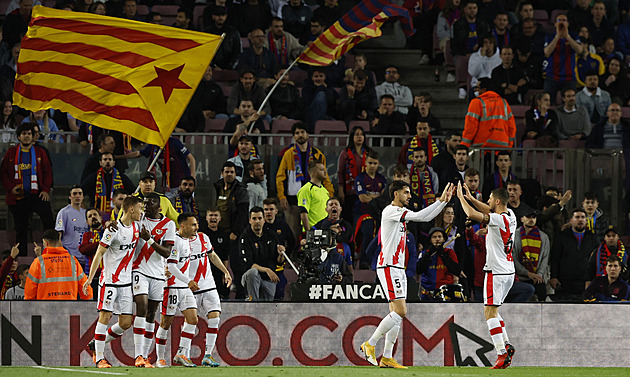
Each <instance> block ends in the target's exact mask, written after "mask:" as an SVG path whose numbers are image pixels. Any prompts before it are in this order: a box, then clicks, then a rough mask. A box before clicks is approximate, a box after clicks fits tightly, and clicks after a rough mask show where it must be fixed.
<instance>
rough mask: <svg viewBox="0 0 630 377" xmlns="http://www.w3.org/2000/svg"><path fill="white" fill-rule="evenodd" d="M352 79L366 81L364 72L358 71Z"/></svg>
mask: <svg viewBox="0 0 630 377" xmlns="http://www.w3.org/2000/svg"><path fill="white" fill-rule="evenodd" d="M354 78H355V79H357V80H367V74H366V73H365V71H364V70H362V69H359V70H357V71H356V72H355V73H354Z"/></svg>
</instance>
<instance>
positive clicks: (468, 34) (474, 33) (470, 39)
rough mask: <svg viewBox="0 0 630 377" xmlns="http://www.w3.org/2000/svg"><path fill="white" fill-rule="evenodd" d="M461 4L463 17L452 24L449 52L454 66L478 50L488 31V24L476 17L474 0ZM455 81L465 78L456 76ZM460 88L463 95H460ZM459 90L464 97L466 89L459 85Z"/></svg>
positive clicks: (476, 9) (467, 0) (463, 61)
mask: <svg viewBox="0 0 630 377" xmlns="http://www.w3.org/2000/svg"><path fill="white" fill-rule="evenodd" d="M462 6H463V9H464V17H461V18H460V19H459V20H457V21H456V22H455V23H454V24H453V37H452V38H451V52H452V53H453V58H454V59H455V66H456V67H457V66H460V65H462V64H465V61H466V60H465V58H466V57H469V56H471V54H473V53H475V52H477V51H478V50H479V47H480V45H481V44H483V41H482V38H483V37H484V36H486V35H487V34H488V33H489V31H490V28H489V26H488V24H486V22H485V21H483V20H481V19H478V18H477V11H478V7H477V2H476V1H475V0H464V1H463V2H462ZM495 49H496V42H495ZM492 51H494V50H492ZM469 67H470V66H469ZM457 81H458V82H460V83H461V82H465V81H466V78H464V77H458V78H457ZM462 89H463V93H464V95H463V96H461V93H462ZM459 92H460V98H466V89H465V88H464V87H460V91H459Z"/></svg>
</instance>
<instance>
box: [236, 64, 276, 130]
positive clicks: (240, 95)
mask: <svg viewBox="0 0 630 377" xmlns="http://www.w3.org/2000/svg"><path fill="white" fill-rule="evenodd" d="M244 98H248V99H249V100H251V101H252V104H253V105H254V109H259V108H260V105H262V102H263V100H264V99H265V91H264V90H263V88H262V87H261V86H260V85H258V83H256V74H255V73H254V71H253V70H252V69H251V68H243V70H241V72H240V77H239V82H238V83H236V85H234V86H233V87H232V90H231V91H230V95H229V96H228V99H227V111H228V114H234V115H241V113H240V110H239V105H240V104H241V100H243V99H244ZM270 111H271V110H270V108H269V102H267V104H265V106H264V107H263V108H262V111H261V112H260V115H261V116H264V115H267V114H269V112H270ZM231 116H233V115H231ZM267 121H269V122H270V121H271V117H269V119H267Z"/></svg>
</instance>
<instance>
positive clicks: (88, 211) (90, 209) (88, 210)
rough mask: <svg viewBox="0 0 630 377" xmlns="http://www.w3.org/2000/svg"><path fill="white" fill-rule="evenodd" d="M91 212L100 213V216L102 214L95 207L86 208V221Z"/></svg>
mask: <svg viewBox="0 0 630 377" xmlns="http://www.w3.org/2000/svg"><path fill="white" fill-rule="evenodd" d="M90 211H96V212H98V214H99V215H100V214H101V212H100V211H99V210H98V209H96V208H94V207H90V208H86V209H85V219H86V220H87V216H88V213H90ZM101 217H102V216H101Z"/></svg>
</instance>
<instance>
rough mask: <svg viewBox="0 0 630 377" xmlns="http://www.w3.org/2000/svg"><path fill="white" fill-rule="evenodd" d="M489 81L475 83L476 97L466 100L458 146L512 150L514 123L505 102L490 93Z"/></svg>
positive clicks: (484, 79) (486, 79)
mask: <svg viewBox="0 0 630 377" xmlns="http://www.w3.org/2000/svg"><path fill="white" fill-rule="evenodd" d="M491 87H492V83H491V81H490V79H488V78H483V79H481V80H479V92H480V93H481V94H480V95H479V97H477V98H475V99H473V100H472V101H470V105H468V113H467V114H466V121H465V123H464V132H463V133H462V144H464V145H465V146H467V147H469V148H470V147H473V148H475V147H476V148H494V149H501V148H512V147H513V146H514V139H515V137H516V122H515V121H514V116H513V115H512V109H511V108H510V105H509V104H508V103H507V101H506V100H505V99H504V98H502V97H501V96H500V95H498V94H497V93H496V92H493V91H492V90H491V89H490V88H491Z"/></svg>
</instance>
